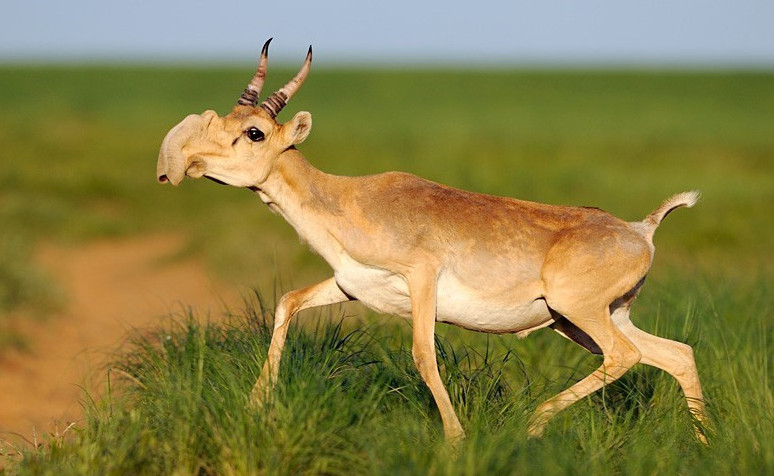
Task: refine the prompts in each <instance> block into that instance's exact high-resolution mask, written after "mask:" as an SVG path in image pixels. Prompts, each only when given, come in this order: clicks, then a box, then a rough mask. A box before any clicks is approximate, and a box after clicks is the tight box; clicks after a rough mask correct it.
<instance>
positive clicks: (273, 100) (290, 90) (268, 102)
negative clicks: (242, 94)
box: [261, 45, 312, 118]
mask: <svg viewBox="0 0 774 476" xmlns="http://www.w3.org/2000/svg"><path fill="white" fill-rule="evenodd" d="M311 65H312V47H311V45H310V46H309V51H308V52H307V53H306V60H304V64H303V65H302V66H301V69H300V70H299V71H298V74H296V76H295V77H294V78H293V79H291V80H290V81H288V84H286V85H284V86H282V87H281V88H279V89H278V90H277V92H275V93H272V95H271V96H269V97H267V98H266V99H265V100H264V101H263V102H262V103H261V107H262V108H263V109H264V110H265V111H266V112H268V113H269V115H270V116H271V117H272V118H275V117H277V114H279V113H280V111H281V110H282V108H283V107H285V105H286V104H287V103H288V101H290V98H292V97H293V95H294V94H296V91H298V88H300V87H301V85H302V84H304V80H305V79H306V77H307V76H308V75H309V69H310V67H311Z"/></svg>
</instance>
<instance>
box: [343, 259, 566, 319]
mask: <svg viewBox="0 0 774 476" xmlns="http://www.w3.org/2000/svg"><path fill="white" fill-rule="evenodd" d="M338 264H339V266H338V267H337V269H336V271H335V277H336V282H337V283H338V285H339V287H341V289H342V290H343V291H344V292H346V293H347V294H348V295H350V296H352V297H354V298H355V299H357V300H358V301H360V302H362V303H363V304H365V305H366V306H367V307H369V308H371V309H373V310H375V311H377V312H380V313H384V314H396V315H399V316H403V317H406V318H411V298H410V296H409V290H408V284H407V282H406V279H405V278H404V277H403V276H401V275H399V274H396V273H393V272H391V271H388V270H385V269H382V268H376V267H372V266H366V265H363V264H360V263H358V262H356V261H355V260H353V259H351V258H347V259H344V260H342V261H340V262H339V263H338ZM436 308H437V315H436V320H437V321H439V322H445V323H449V324H453V325H456V326H459V327H463V328H466V329H471V330H476V331H482V332H496V333H506V332H523V331H529V330H533V329H536V328H540V327H543V326H545V325H548V324H550V323H551V322H552V319H551V314H550V313H549V311H548V306H547V305H546V303H545V301H544V300H543V299H537V298H536V297H533V296H528V295H525V294H524V293H523V292H519V290H518V289H516V288H514V290H513V292H500V293H498V295H487V294H486V291H480V290H475V289H471V288H470V287H468V286H466V285H464V284H462V283H461V282H459V281H458V280H457V279H456V278H454V277H452V276H448V275H445V276H441V278H440V279H439V281H438V299H437V306H436Z"/></svg>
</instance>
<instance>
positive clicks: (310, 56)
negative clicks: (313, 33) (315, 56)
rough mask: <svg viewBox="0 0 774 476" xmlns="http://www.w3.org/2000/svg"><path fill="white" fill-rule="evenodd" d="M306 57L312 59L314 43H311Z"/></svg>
mask: <svg viewBox="0 0 774 476" xmlns="http://www.w3.org/2000/svg"><path fill="white" fill-rule="evenodd" d="M306 57H307V58H308V59H310V60H311V59H312V45H309V51H307V52H306Z"/></svg>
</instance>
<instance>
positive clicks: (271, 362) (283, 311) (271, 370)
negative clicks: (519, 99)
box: [250, 278, 351, 408]
mask: <svg viewBox="0 0 774 476" xmlns="http://www.w3.org/2000/svg"><path fill="white" fill-rule="evenodd" d="M350 299H351V298H350V297H349V296H347V295H346V294H344V292H343V291H342V290H341V289H340V288H339V286H338V285H337V284H336V280H335V279H334V278H329V279H326V280H325V281H323V282H321V283H318V284H315V285H313V286H309V287H307V288H303V289H297V290H295V291H290V292H289V293H287V294H285V295H284V296H282V298H281V299H280V302H279V305H277V309H276V311H275V312H274V333H273V334H272V336H271V344H269V352H268V355H267V357H266V362H264V364H263V370H262V371H261V376H260V377H258V381H257V382H255V386H253V390H252V392H251V393H250V404H251V405H252V406H253V407H255V408H260V407H261V406H262V405H263V403H264V402H265V401H267V400H268V398H269V396H270V393H271V391H272V389H273V388H274V385H275V384H276V383H277V375H278V374H279V366H280V359H281V358H282V349H283V348H284V347H285V338H286V337H287V334H288V326H289V325H290V320H291V319H292V318H293V316H295V315H296V314H297V313H298V312H299V311H302V310H304V309H309V308H311V307H318V306H326V305H328V304H336V303H339V302H344V301H349V300H350Z"/></svg>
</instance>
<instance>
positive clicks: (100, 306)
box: [0, 235, 240, 441]
mask: <svg viewBox="0 0 774 476" xmlns="http://www.w3.org/2000/svg"><path fill="white" fill-rule="evenodd" d="M183 246H184V240H183V239H182V238H181V237H179V236H175V235H151V236H142V237H133V238H128V239H121V240H111V241H100V242H95V243H90V244H87V245H82V246H79V247H63V246H44V247H43V248H42V249H41V250H40V252H39V254H38V259H39V262H40V263H41V264H42V265H43V266H44V267H45V268H46V269H48V270H49V272H50V273H51V274H52V275H53V276H54V277H55V278H56V279H58V280H59V281H60V282H61V284H62V286H63V288H64V289H65V291H66V293H67V296H68V301H67V302H68V304H67V306H66V310H65V311H64V312H62V313H60V314H59V315H57V316H53V317H51V318H49V319H46V320H44V321H35V320H33V319H19V322H20V324H19V330H20V331H21V333H22V334H23V335H24V336H25V337H26V339H27V340H28V342H29V344H30V345H29V350H27V351H13V352H9V353H6V354H5V355H1V356H0V438H4V439H7V438H6V437H7V436H9V435H12V434H17V435H20V436H23V437H24V438H26V439H28V441H29V440H31V439H32V436H33V434H34V433H36V434H37V435H40V434H43V433H46V434H53V433H54V432H55V431H56V429H58V430H60V431H61V430H63V429H64V428H66V427H67V425H68V424H70V423H71V422H77V421H79V420H81V419H82V418H83V409H82V406H81V403H80V402H81V401H82V400H83V398H84V395H85V394H84V389H85V390H94V389H97V388H100V387H104V383H105V378H106V377H105V371H104V364H105V362H106V359H107V358H108V356H109V355H110V354H112V353H114V352H115V351H116V350H118V347H119V346H120V344H121V343H122V342H123V341H124V340H125V338H126V335H127V333H128V332H130V331H133V330H136V329H142V328H146V327H148V326H152V325H153V324H154V323H156V322H158V320H159V318H160V317H162V316H165V315H169V314H170V313H173V312H179V311H182V310H184V309H187V308H189V307H190V308H192V309H194V310H195V311H196V312H197V315H200V316H207V315H208V314H209V315H210V316H211V317H213V318H215V317H217V316H218V315H220V314H222V311H223V310H224V309H225V307H226V306H227V305H233V304H236V303H239V302H240V297H239V291H240V290H239V289H238V288H236V287H232V286H225V285H224V284H223V283H217V282H215V281H213V279H212V278H211V277H210V276H209V275H208V273H207V272H206V271H205V269H204V267H203V266H202V264H201V263H200V262H198V261H197V260H196V259H195V258H182V259H181V258H179V257H178V258H175V257H176V256H179V254H180V250H181V249H182V247H183Z"/></svg>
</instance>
